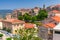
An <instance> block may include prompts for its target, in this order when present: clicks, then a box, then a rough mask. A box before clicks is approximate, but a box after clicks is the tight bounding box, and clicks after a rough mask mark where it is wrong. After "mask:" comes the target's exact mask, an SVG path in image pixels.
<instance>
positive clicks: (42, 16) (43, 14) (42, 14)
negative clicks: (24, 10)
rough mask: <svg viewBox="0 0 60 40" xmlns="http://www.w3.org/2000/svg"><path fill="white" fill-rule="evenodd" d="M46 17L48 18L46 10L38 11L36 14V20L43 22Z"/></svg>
mask: <svg viewBox="0 0 60 40" xmlns="http://www.w3.org/2000/svg"><path fill="white" fill-rule="evenodd" d="M47 16H48V13H47V11H46V10H40V11H39V12H38V15H37V18H38V20H44V19H45V18H47Z"/></svg>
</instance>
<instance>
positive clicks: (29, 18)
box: [23, 13, 31, 22]
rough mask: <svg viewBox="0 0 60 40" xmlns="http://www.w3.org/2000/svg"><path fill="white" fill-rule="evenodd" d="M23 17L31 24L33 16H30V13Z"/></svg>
mask: <svg viewBox="0 0 60 40" xmlns="http://www.w3.org/2000/svg"><path fill="white" fill-rule="evenodd" d="M23 17H24V20H25V21H26V22H29V21H30V20H31V15H29V14H28V13H25V14H24V15H23Z"/></svg>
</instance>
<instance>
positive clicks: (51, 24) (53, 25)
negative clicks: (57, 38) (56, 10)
mask: <svg viewBox="0 0 60 40" xmlns="http://www.w3.org/2000/svg"><path fill="white" fill-rule="evenodd" d="M44 27H47V28H54V27H55V24H54V23H47V24H45V25H44Z"/></svg>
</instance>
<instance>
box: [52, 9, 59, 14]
mask: <svg viewBox="0 0 60 40" xmlns="http://www.w3.org/2000/svg"><path fill="white" fill-rule="evenodd" d="M52 12H53V13H60V11H58V10H53V11H52Z"/></svg>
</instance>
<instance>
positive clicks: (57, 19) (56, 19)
mask: <svg viewBox="0 0 60 40" xmlns="http://www.w3.org/2000/svg"><path fill="white" fill-rule="evenodd" d="M52 19H53V20H55V21H57V22H60V17H58V16H54V17H52Z"/></svg>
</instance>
